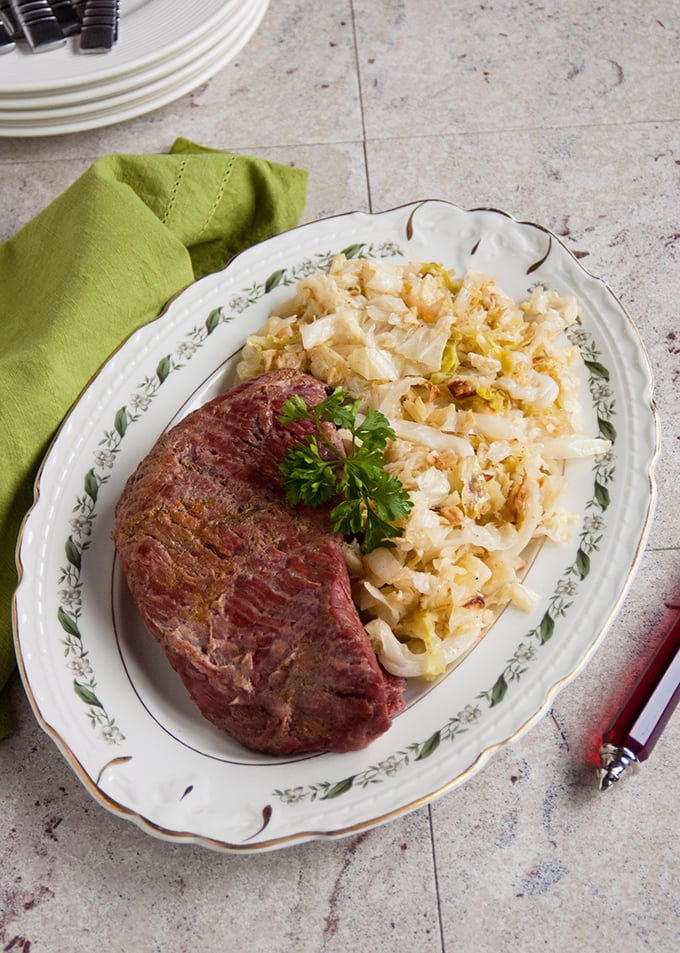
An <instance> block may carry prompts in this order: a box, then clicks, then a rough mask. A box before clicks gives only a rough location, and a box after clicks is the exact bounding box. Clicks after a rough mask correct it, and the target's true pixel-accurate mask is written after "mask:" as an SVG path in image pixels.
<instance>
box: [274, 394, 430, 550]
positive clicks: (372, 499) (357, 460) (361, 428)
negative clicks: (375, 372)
mask: <svg viewBox="0 0 680 953" xmlns="http://www.w3.org/2000/svg"><path fill="white" fill-rule="evenodd" d="M359 406H360V401H358V400H354V401H353V400H352V398H351V397H350V395H349V394H348V393H347V391H345V390H343V389H342V388H341V387H336V388H335V390H334V391H333V393H332V394H330V395H329V396H328V397H326V398H325V399H324V400H322V401H321V403H319V404H317V405H316V406H315V407H308V406H307V404H306V403H305V401H304V400H303V399H302V398H301V397H300V396H299V395H298V394H295V395H294V396H293V397H290V398H289V399H288V400H287V401H286V402H285V404H284V405H283V407H282V409H281V415H280V417H279V422H280V423H281V424H284V425H287V424H291V423H293V422H294V421H296V420H309V421H311V422H312V423H313V424H314V428H315V429H314V432H313V433H311V434H309V436H308V437H307V438H306V440H304V441H302V440H298V441H296V443H295V444H293V446H292V447H290V448H289V449H288V451H287V452H286V455H285V457H284V458H283V463H282V464H281V466H280V471H281V475H282V477H283V488H284V490H285V491H286V498H287V500H288V502H289V503H291V504H292V505H295V504H297V503H304V504H305V505H307V506H319V505H320V504H322V503H327V502H328V501H329V500H331V499H332V498H334V497H339V498H340V502H339V503H337V505H336V506H335V507H334V508H333V510H332V511H331V520H332V524H333V531H334V532H335V533H342V534H343V535H344V536H345V537H356V538H358V539H359V540H360V545H361V549H362V551H363V552H365V553H370V552H371V550H373V549H375V548H376V547H377V546H381V545H382V546H393V545H394V543H392V542H391V540H392V539H393V538H394V537H396V536H401V535H402V533H403V529H402V527H400V526H397V525H396V522H397V521H398V520H401V519H403V518H404V517H405V516H407V515H408V513H409V511H410V510H411V507H412V506H413V503H412V502H411V500H410V498H409V496H408V493H407V492H406V490H405V489H404V487H403V486H402V484H401V481H400V480H399V478H398V477H396V476H390V474H388V473H387V472H386V471H385V448H386V447H387V442H388V440H393V439H394V431H393V429H392V427H391V426H390V423H389V421H388V419H387V417H385V416H384V415H383V414H381V413H380V412H379V411H377V410H373V408H371V407H369V408H368V410H367V411H366V414H365V416H364V418H363V420H361V421H358V420H357V417H358V414H359ZM322 421H326V422H328V423H333V424H335V426H336V427H339V428H341V429H343V430H346V431H348V432H349V434H350V436H351V443H350V446H349V449H348V451H347V453H346V454H344V453H342V452H341V451H339V450H338V448H337V447H336V446H335V444H334V443H333V442H332V440H330V439H329V438H328V434H327V433H326V431H325V430H324V428H323V427H322V426H321V424H322Z"/></svg>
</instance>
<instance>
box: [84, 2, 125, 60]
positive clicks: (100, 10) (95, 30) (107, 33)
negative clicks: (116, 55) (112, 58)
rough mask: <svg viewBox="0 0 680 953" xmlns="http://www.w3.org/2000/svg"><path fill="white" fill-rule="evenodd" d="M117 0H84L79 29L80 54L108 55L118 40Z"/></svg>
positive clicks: (118, 15) (118, 17)
mask: <svg viewBox="0 0 680 953" xmlns="http://www.w3.org/2000/svg"><path fill="white" fill-rule="evenodd" d="M119 19H120V14H119V5H118V0H85V5H84V8H83V14H82V24H81V29H80V39H79V49H80V52H81V53H108V52H109V50H111V49H112V47H113V46H114V45H115V43H116V41H117V39H118V22H119Z"/></svg>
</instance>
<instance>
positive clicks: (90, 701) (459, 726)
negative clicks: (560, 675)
mask: <svg viewBox="0 0 680 953" xmlns="http://www.w3.org/2000/svg"><path fill="white" fill-rule="evenodd" d="M343 253H344V254H345V255H346V257H347V258H357V257H359V256H364V257H367V258H389V257H394V256H397V255H403V252H402V250H401V249H400V248H399V247H398V246H397V245H395V244H394V243H392V242H383V243H356V244H353V245H350V246H348V247H347V248H346V249H344V250H343ZM336 254H337V252H331V251H327V252H323V253H318V254H316V255H313V256H311V257H310V258H307V259H305V260H304V261H302V262H300V263H299V264H298V265H296V266H293V267H291V268H289V269H278V270H276V271H274V272H272V274H271V275H269V276H268V278H267V279H266V280H265V281H263V282H260V283H254V284H252V285H251V286H249V287H247V288H244V289H242V290H241V291H239V292H238V293H237V294H234V295H233V296H232V297H231V298H230V300H229V302H228V305H227V307H220V308H215V309H213V310H212V311H211V312H210V313H209V315H208V316H207V318H206V319H205V321H204V322H203V324H202V325H198V326H195V327H194V328H193V329H192V330H191V331H189V332H187V333H186V334H185V335H184V337H183V338H182V339H181V340H180V342H179V343H178V345H177V347H176V349H175V351H174V353H171V354H167V355H165V356H164V357H163V358H162V359H161V360H160V361H159V363H158V365H157V367H156V371H155V373H154V374H153V375H151V376H150V377H145V378H144V380H142V381H141V383H140V384H139V385H138V386H137V388H136V389H135V391H134V393H132V394H131V396H130V399H129V401H128V403H127V404H125V405H124V406H122V407H120V408H118V410H116V412H115V414H114V417H113V428H112V429H111V430H110V431H105V432H104V434H103V437H102V439H101V440H100V441H99V444H98V447H99V449H98V450H96V451H95V453H94V465H93V466H92V467H91V468H90V469H89V470H88V471H87V472H86V473H85V475H84V478H83V495H82V496H78V497H77V498H76V500H75V504H74V506H73V513H74V516H73V518H72V519H71V521H70V533H69V536H68V537H67V540H66V542H65V544H64V553H65V564H64V566H62V568H61V571H60V576H59V580H58V582H59V585H60V586H61V588H60V590H59V601H60V603H61V604H60V607H59V609H58V612H57V620H58V622H59V625H60V629H61V630H62V631H63V633H64V638H63V639H62V644H63V647H64V655H65V657H66V659H67V665H68V669H69V671H70V674H71V677H72V680H73V683H72V687H73V691H74V693H75V694H76V696H77V697H78V698H79V699H80V701H81V702H82V703H83V704H84V705H85V709H86V716H87V717H88V718H89V720H90V723H91V726H92V728H93V729H95V730H98V732H99V737H100V739H101V740H102V741H103V742H105V743H107V744H119V743H120V742H122V741H124V738H125V736H124V734H123V732H122V731H121V729H120V728H119V727H118V725H117V724H116V721H115V719H114V718H113V717H112V716H111V715H110V714H109V713H108V712H107V710H106V707H105V705H104V702H103V701H102V700H101V699H100V698H99V696H98V694H97V682H96V679H95V675H94V672H93V669H92V666H91V663H90V660H89V654H88V651H87V648H86V645H85V636H84V635H83V633H82V632H81V629H80V619H81V615H82V594H83V593H82V590H83V583H82V565H83V558H84V557H85V555H86V552H87V550H88V548H89V545H90V538H91V536H92V530H93V526H94V522H95V519H96V516H97V512H96V504H97V502H98V499H99V494H100V491H101V489H102V487H104V486H105V485H106V484H107V483H108V482H109V480H110V476H111V471H112V469H113V467H114V465H115V462H116V457H117V454H118V452H119V450H120V444H121V442H122V440H123V439H124V438H125V436H126V434H127V432H128V429H129V427H130V426H131V425H133V424H135V423H137V422H138V421H139V420H140V419H141V418H142V417H143V415H144V413H145V412H146V411H147V410H148V409H149V407H150V405H151V403H152V401H153V400H154V398H155V397H156V396H157V394H158V392H159V390H160V388H161V386H162V385H163V383H164V382H165V381H166V380H167V379H168V377H169V376H170V375H171V374H173V373H174V372H176V371H179V370H181V369H182V368H183V367H185V366H186V365H187V363H188V362H189V361H190V360H191V358H192V357H193V356H194V354H195V353H196V352H197V350H198V349H199V348H200V347H202V346H203V345H204V344H205V342H206V341H207V340H208V338H209V337H210V336H211V335H212V334H213V333H214V332H215V331H216V330H217V328H218V327H219V326H220V325H223V324H227V323H229V322H231V321H232V320H233V319H234V318H235V317H236V315H238V314H240V313H242V312H243V311H245V310H246V309H247V308H248V307H250V306H251V305H252V304H254V303H256V302H257V301H258V300H260V299H261V298H262V297H263V296H264V295H266V294H269V293H270V292H271V291H272V290H274V289H275V288H277V287H279V286H289V285H294V284H296V283H297V282H298V281H299V280H300V279H301V278H303V277H305V276H306V275H308V274H311V273H312V272H313V271H315V270H316V269H318V268H327V267H328V266H329V265H330V263H331V261H332V260H333V258H334V257H335V256H336ZM569 337H570V340H571V342H572V344H574V345H576V346H578V347H579V349H580V351H581V354H582V357H583V360H584V363H585V366H586V368H587V371H588V375H589V389H590V394H591V398H592V401H593V407H594V409H595V412H596V415H597V422H598V429H599V433H600V435H601V436H603V437H606V439H608V440H610V441H611V442H612V443H614V441H615V440H616V429H615V427H614V424H613V422H612V418H613V417H614V416H615V406H614V397H613V390H612V388H611V386H610V374H609V371H608V369H607V368H606V367H605V366H604V365H603V364H602V362H601V360H600V354H599V353H598V351H597V348H596V346H595V344H594V343H593V340H592V337H591V335H590V333H589V332H587V331H586V330H585V329H583V327H582V326H581V324H580V323H578V324H577V325H576V326H575V327H574V328H572V329H571V331H570V333H569ZM593 472H594V477H595V481H594V491H593V496H592V498H591V499H590V500H589V501H588V503H587V504H586V510H587V511H589V512H588V514H587V515H586V517H585V519H584V523H583V528H582V531H581V534H580V538H579V547H578V551H577V556H576V559H575V561H574V563H573V564H572V565H570V566H569V567H567V569H565V571H564V572H563V574H562V576H561V578H560V580H559V582H558V583H557V586H556V589H555V591H554V593H553V595H552V597H551V598H550V600H549V604H548V608H547V610H546V612H545V614H544V616H543V618H542V619H541V622H540V623H539V625H538V626H536V628H534V629H532V630H530V631H529V632H528V633H527V634H526V635H525V636H524V638H523V640H522V641H521V642H520V643H519V645H518V646H517V648H516V649H515V652H514V654H513V656H512V657H511V658H510V659H508V661H507V663H506V666H505V668H504V669H503V671H502V672H501V673H500V674H499V675H498V677H497V678H496V680H495V681H494V684H493V685H492V686H491V687H490V688H489V689H488V690H487V691H484V692H481V693H480V694H479V695H478V696H477V698H476V699H475V701H474V702H473V703H470V704H467V705H466V706H465V707H464V708H462V709H461V710H460V711H459V712H458V713H457V714H456V715H453V716H452V717H450V718H449V719H448V721H447V722H446V723H445V724H444V725H443V726H442V727H441V728H440V729H438V730H437V731H435V732H434V733H432V734H431V735H430V736H429V737H428V738H426V739H425V740H424V741H418V742H413V743H412V744H410V745H408V746H407V747H405V748H403V749H401V750H399V751H397V752H395V753H394V754H392V755H390V756H389V757H387V758H386V759H384V760H382V761H380V762H378V763H377V764H375V765H372V766H370V767H368V768H366V769H365V770H364V771H361V772H359V773H357V774H354V775H351V776H349V777H347V778H343V779H341V780H336V781H322V782H319V783H316V784H310V785H307V786H298V787H295V788H286V789H276V790H275V791H274V792H273V796H275V797H277V798H278V799H279V800H280V801H281V802H282V803H284V804H287V805H296V804H301V803H303V802H310V801H315V800H329V799H333V798H337V797H341V796H342V795H344V794H346V793H347V792H348V791H350V790H352V789H357V788H366V787H368V786H369V785H372V784H377V783H380V782H383V781H385V780H388V779H390V778H392V777H393V776H394V775H395V774H397V773H398V772H399V771H401V770H402V769H403V768H405V767H407V766H408V765H409V764H411V763H413V762H416V761H422V760H424V759H426V758H428V757H430V756H431V755H432V754H433V753H434V752H435V751H436V750H438V749H439V748H440V746H441V745H442V744H445V743H447V742H452V741H454V740H455V739H456V738H457V737H458V735H459V734H461V733H463V732H465V731H466V730H467V729H468V728H469V727H470V726H471V725H472V724H474V723H475V722H477V721H478V720H479V719H480V718H482V717H483V710H482V708H481V704H480V703H482V702H486V704H487V707H488V708H491V707H494V706H495V705H499V704H501V703H502V702H503V701H504V699H505V698H506V696H507V694H508V692H509V690H510V688H511V685H512V684H514V683H516V682H517V681H519V679H520V678H521V677H522V676H523V674H524V673H525V672H526V671H527V669H528V667H529V665H530V664H531V661H532V659H533V658H534V656H535V654H536V651H537V649H538V648H539V647H540V646H541V645H544V644H545V643H546V642H547V641H548V640H549V639H550V638H552V637H553V635H554V632H555V627H556V622H557V620H558V619H559V618H561V617H562V616H564V615H565V614H566V613H567V611H568V609H569V608H570V606H571V604H572V601H573V596H574V595H575V593H576V591H577V587H578V585H579V583H580V582H582V581H583V580H584V579H585V578H586V577H587V576H588V574H589V572H590V570H591V557H592V555H593V553H596V552H597V550H598V547H599V544H600V542H601V539H602V531H603V529H604V526H605V524H604V519H603V514H604V512H605V511H606V509H607V508H608V506H609V504H610V502H611V496H610V490H609V486H610V485H611V484H612V483H613V481H614V478H615V466H614V454H613V451H612V450H610V451H609V452H608V453H607V454H605V455H604V456H603V457H599V458H597V459H596V461H595V466H594V468H593Z"/></svg>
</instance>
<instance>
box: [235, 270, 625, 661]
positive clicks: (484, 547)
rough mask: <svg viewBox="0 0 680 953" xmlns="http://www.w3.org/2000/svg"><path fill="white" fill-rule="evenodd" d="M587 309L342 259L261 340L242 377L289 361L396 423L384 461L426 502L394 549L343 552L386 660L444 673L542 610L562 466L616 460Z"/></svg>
mask: <svg viewBox="0 0 680 953" xmlns="http://www.w3.org/2000/svg"><path fill="white" fill-rule="evenodd" d="M577 317H578V308H577V304H576V301H575V300H574V299H573V298H572V297H561V296H560V295H559V294H558V293H557V292H555V291H551V290H548V289H545V288H542V287H537V288H535V289H534V290H533V291H532V292H531V293H530V295H529V297H528V298H527V299H526V300H524V301H522V302H521V303H519V304H517V303H515V302H514V301H513V300H512V299H511V298H510V297H509V296H508V295H506V294H505V293H504V292H503V291H502V290H501V289H500V288H499V287H498V286H497V284H496V283H495V281H494V280H493V279H491V278H489V277H488V276H486V275H482V274H480V273H478V272H475V271H468V272H467V273H466V274H465V275H464V276H463V277H462V278H457V277H456V276H455V275H454V273H453V272H451V271H448V270H446V269H445V268H444V267H443V266H442V265H440V264H438V263H426V264H419V263H417V262H411V263H409V264H406V265H401V264H393V263H386V262H375V261H368V260H366V259H361V258H358V259H351V260H349V259H347V258H345V257H344V256H343V255H339V256H337V257H336V258H335V259H334V260H333V262H332V263H331V266H330V268H329V270H328V272H325V271H316V272H314V273H312V274H311V275H309V276H307V277H305V278H303V279H302V280H301V281H300V282H299V283H298V285H297V289H296V293H295V296H294V297H293V298H292V299H291V300H289V301H288V302H287V303H286V304H285V305H284V306H283V307H281V308H280V309H279V310H278V311H277V313H275V314H273V315H271V316H270V318H269V319H268V321H267V322H266V324H265V326H264V327H263V328H262V329H261V330H260V331H259V332H258V333H256V334H253V335H251V336H250V337H249V338H248V340H247V342H246V345H245V347H244V349H243V352H242V355H241V360H240V362H239V365H238V368H237V373H238V376H239V378H240V379H245V378H247V377H251V376H253V375H255V374H260V373H262V372H263V371H266V370H271V369H273V368H279V367H295V368H298V369H300V370H304V371H307V372H309V373H311V374H313V375H315V376H316V377H318V378H319V379H321V380H323V381H325V382H326V383H327V384H329V385H330V386H332V387H335V386H338V385H340V386H342V387H343V388H344V389H345V390H347V391H348V392H349V393H350V394H351V395H352V396H353V397H354V398H355V399H359V400H361V401H362V404H363V406H364V408H366V407H369V406H370V407H373V408H375V409H376V410H379V411H380V412H381V413H383V414H384V415H385V416H386V417H387V418H388V419H389V421H390V423H391V425H392V427H393V429H394V431H395V435H396V437H395V440H394V441H393V442H392V443H391V445H390V446H389V447H388V449H387V453H386V469H387V470H388V472H390V473H393V474H396V475H397V476H398V477H399V479H400V480H401V482H402V484H403V485H404V487H405V488H406V489H407V490H408V492H409V494H410V497H411V500H412V501H413V508H412V510H411V512H410V514H409V516H408V518H407V519H406V520H405V522H404V527H403V528H404V533H403V536H400V537H398V538H397V539H396V540H394V541H393V542H394V546H393V547H391V548H387V547H381V548H378V549H376V550H374V551H373V552H371V553H368V554H362V553H361V552H360V551H359V547H358V545H356V544H352V543H347V544H346V545H345V551H346V562H347V566H348V569H349V572H350V577H351V579H352V592H353V597H354V601H355V603H356V605H357V608H358V610H359V612H360V614H361V617H362V620H363V622H364V625H365V627H366V631H367V632H368V634H369V636H370V638H371V642H372V645H373V647H374V650H375V652H376V654H377V655H378V657H379V659H380V661H381V662H382V664H383V665H384V666H385V668H386V669H387V670H388V671H390V672H392V673H394V674H396V675H402V676H405V677H408V678H410V677H422V676H424V677H426V678H435V677H437V676H439V675H440V674H442V673H443V672H444V671H445V670H446V669H447V668H448V667H450V666H452V665H455V664H458V663H459V662H460V661H461V660H462V658H464V656H465V655H466V654H467V653H468V652H469V651H470V650H471V648H472V647H473V646H474V645H476V644H477V642H478V641H479V639H480V638H481V637H482V636H483V634H484V632H485V631H487V630H488V628H489V626H490V624H491V623H492V621H493V620H494V618H496V616H497V614H498V613H499V612H500V611H501V610H502V609H503V608H504V607H505V606H506V605H507V604H509V603H511V604H513V605H515V606H517V607H518V608H519V609H521V610H523V611H530V610H531V608H532V607H533V605H534V603H535V595H534V594H533V593H532V592H530V591H529V590H528V589H527V587H526V586H525V585H524V584H523V583H522V580H521V574H522V570H523V569H524V567H525V565H526V553H527V548H528V547H529V546H530V545H532V544H534V543H536V542H537V541H540V540H544V539H550V540H552V541H554V542H556V543H564V542H566V541H567V540H568V539H569V538H570V535H571V532H572V531H573V526H574V523H575V522H576V516H575V515H574V514H571V513H567V512H565V511H564V510H563V509H561V507H560V504H559V499H560V495H561V492H562V489H563V483H564V479H563V475H562V474H563V467H564V461H565V460H568V459H573V458H583V457H592V456H597V455H600V454H604V453H606V451H607V450H608V448H609V444H608V442H607V441H605V440H602V439H600V438H598V437H593V436H592V435H589V434H587V433H583V432H582V429H581V426H580V423H579V411H580V401H579V380H578V377H577V375H576V373H575V371H574V367H573V365H574V361H575V359H576V356H577V353H578V351H577V349H576V348H575V347H573V346H571V345H570V344H569V343H568V341H567V340H566V337H565V335H564V331H565V330H566V328H568V327H569V326H570V325H572V324H573V323H574V322H575V321H576V320H577Z"/></svg>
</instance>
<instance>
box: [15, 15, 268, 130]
mask: <svg viewBox="0 0 680 953" xmlns="http://www.w3.org/2000/svg"><path fill="white" fill-rule="evenodd" d="M268 3H269V0H253V3H252V4H251V5H250V7H249V9H248V12H247V15H246V16H245V17H240V18H239V19H238V20H234V21H232V22H231V25H230V29H229V30H228V31H226V32H225V33H224V34H222V32H221V31H220V32H219V33H218V35H217V38H216V41H215V43H214V44H210V45H209V46H208V48H207V49H206V50H205V51H204V52H203V53H202V54H201V55H200V56H199V55H197V56H195V57H194V58H193V59H191V60H190V61H189V62H188V63H186V64H185V65H184V67H182V68H178V69H176V70H172V71H171V72H169V73H168V74H167V75H165V76H163V77H162V78H161V79H159V80H156V81H155V82H153V83H149V84H148V85H146V84H144V83H142V84H141V85H140V86H138V87H134V88H133V89H132V90H128V91H126V92H125V93H121V94H119V95H116V96H113V97H111V99H109V100H106V99H104V100H103V101H102V102H83V103H79V104H77V105H73V106H69V107H59V108H55V109H47V110H27V111H26V112H22V111H20V110H14V111H12V112H7V111H3V110H0V137H12V138H16V137H25V138H26V137H36V136H45V135H64V134H67V133H73V132H82V131H84V130H87V129H97V128H100V127H101V126H110V125H112V124H113V123H117V122H123V121H126V120H128V119H133V118H136V117H137V116H141V115H144V114H146V113H148V112H151V111H153V110H155V109H160V108H161V107H162V106H166V105H168V104H169V103H171V102H174V101H175V100H176V99H178V98H179V97H180V96H183V95H185V94H186V93H188V92H191V90H193V89H196V88H197V87H198V86H200V85H201V83H204V82H206V81H207V80H209V79H211V78H212V77H213V76H214V75H215V74H216V73H218V72H219V71H220V70H221V69H222V68H223V67H224V66H226V64H227V63H229V62H230V61H231V60H232V59H233V58H234V57H235V56H236V55H237V54H238V53H239V52H240V51H241V50H242V49H243V47H244V46H245V45H246V43H247V42H248V41H249V40H250V39H251V37H252V36H253V34H254V33H255V31H256V30H257V28H258V26H259V25H260V22H261V21H262V18H263V16H264V15H265V13H266V11H267V7H268Z"/></svg>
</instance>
